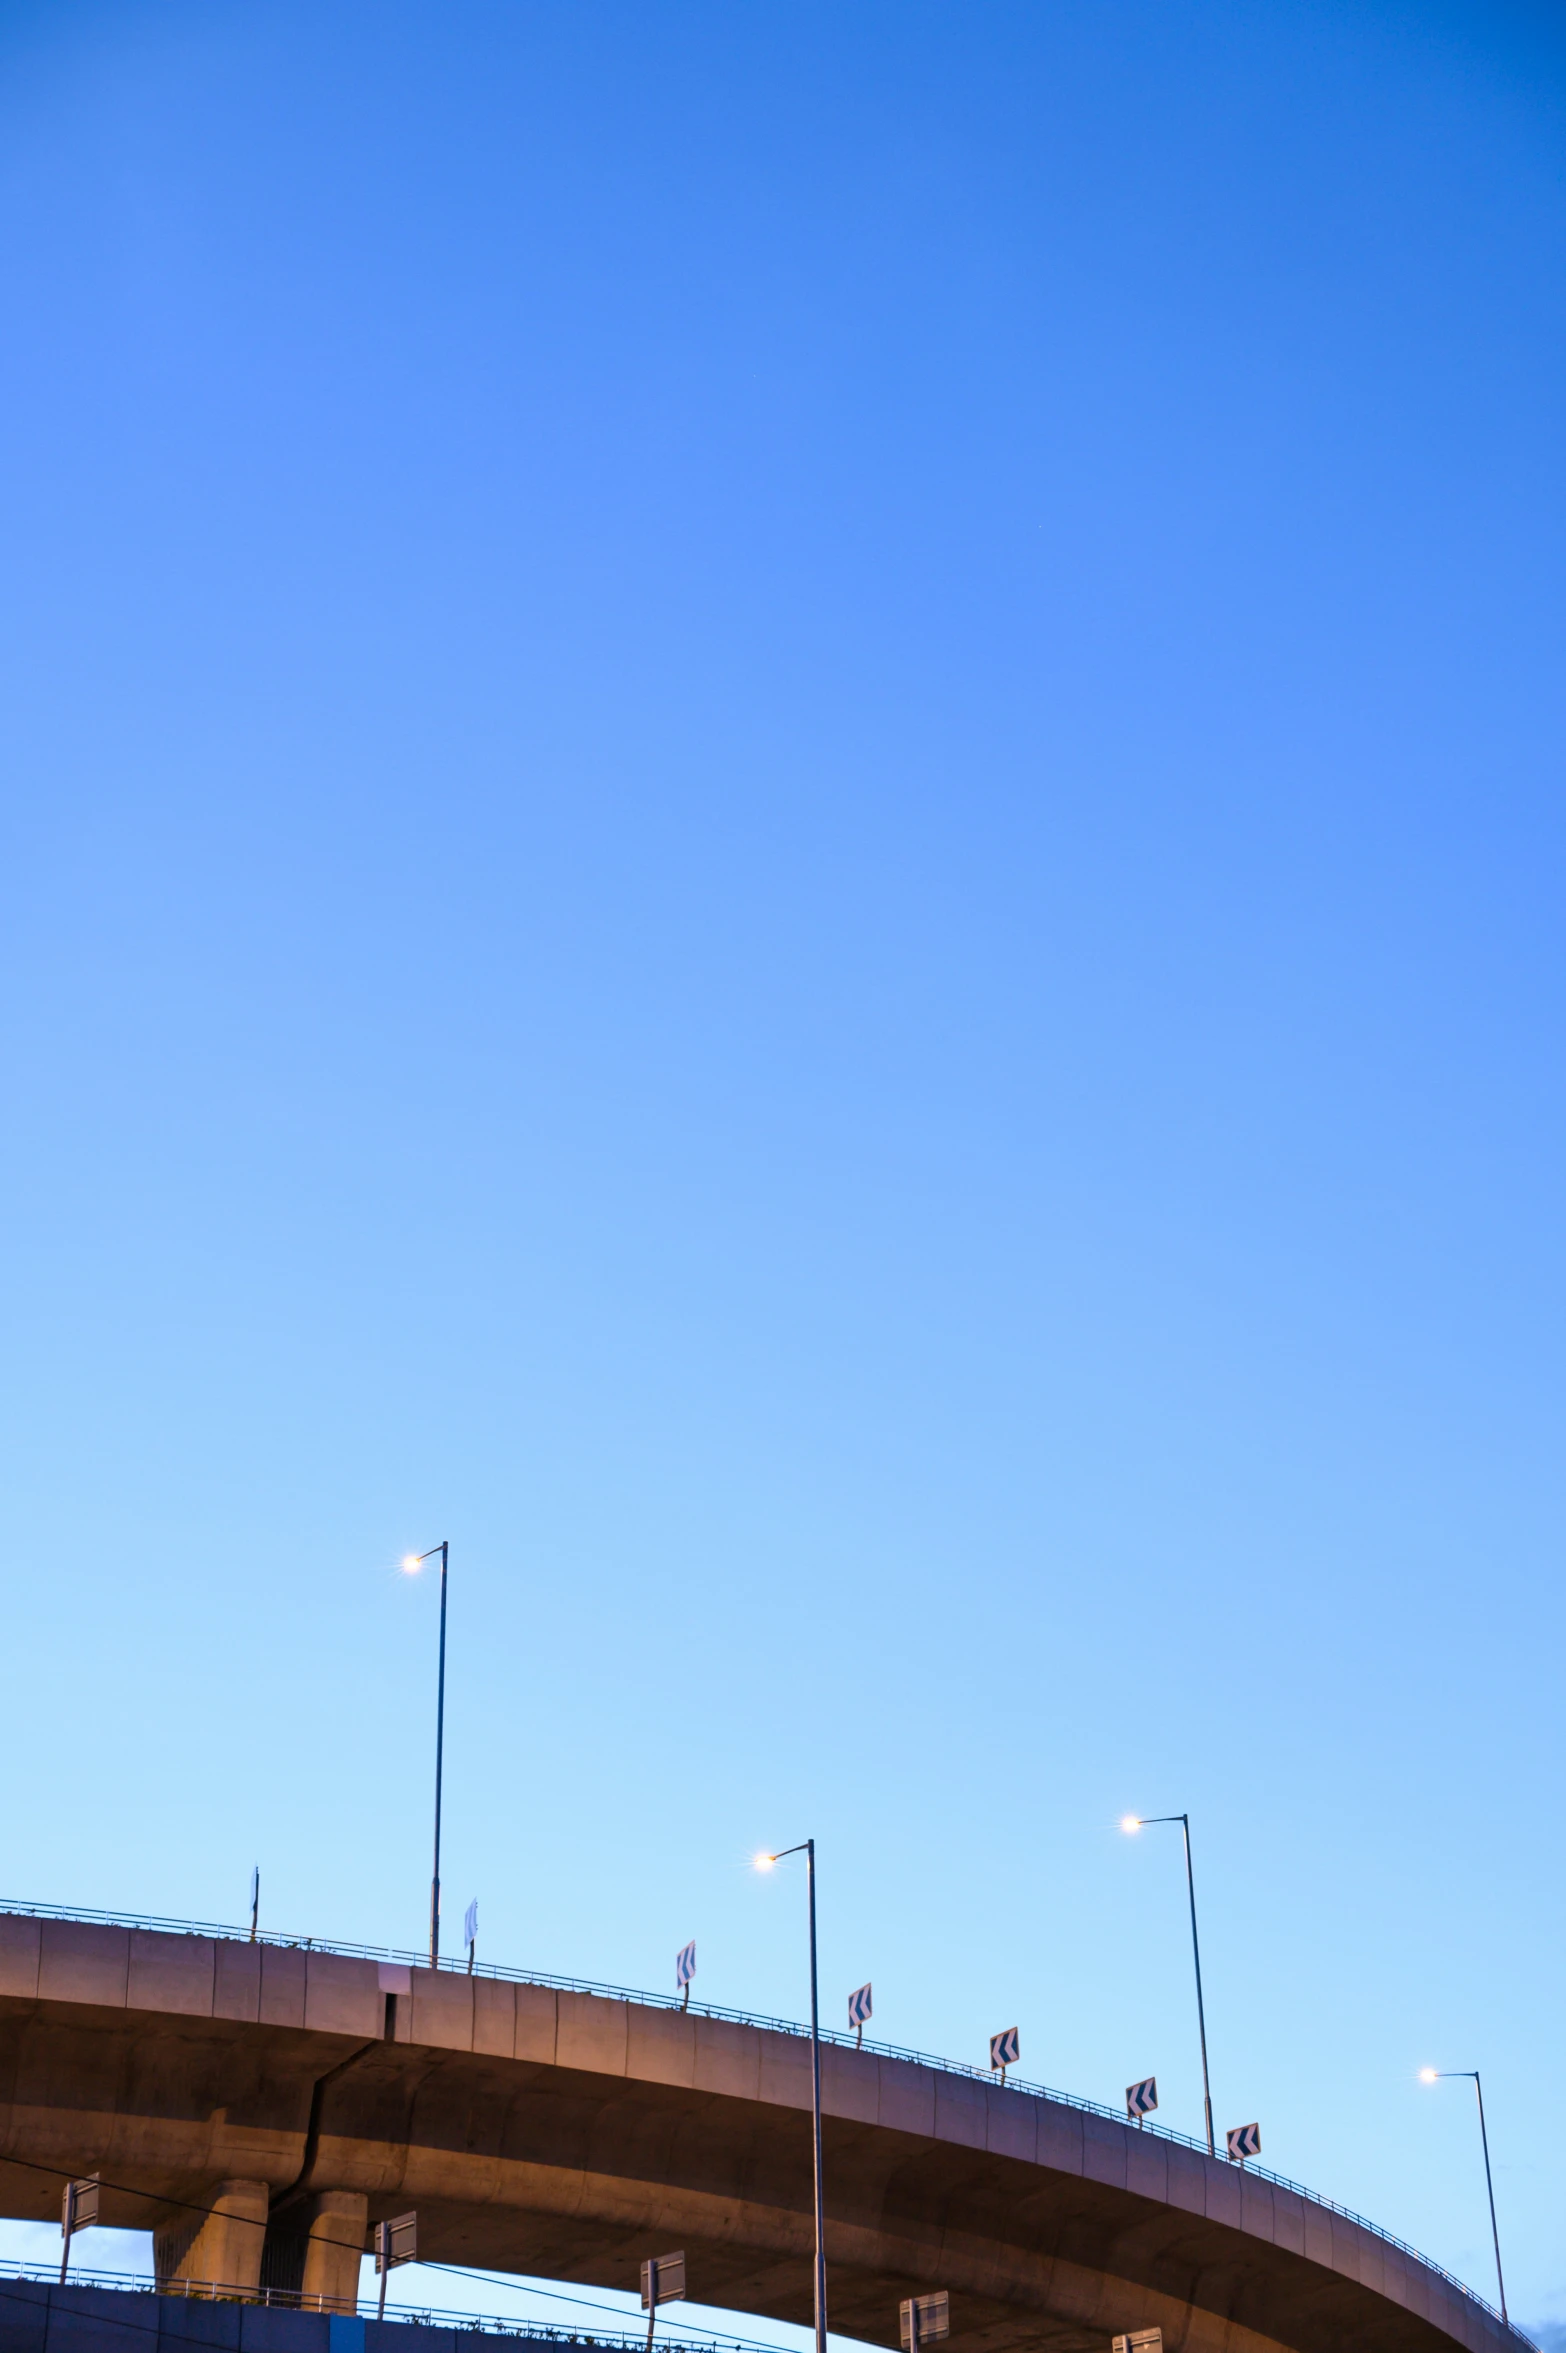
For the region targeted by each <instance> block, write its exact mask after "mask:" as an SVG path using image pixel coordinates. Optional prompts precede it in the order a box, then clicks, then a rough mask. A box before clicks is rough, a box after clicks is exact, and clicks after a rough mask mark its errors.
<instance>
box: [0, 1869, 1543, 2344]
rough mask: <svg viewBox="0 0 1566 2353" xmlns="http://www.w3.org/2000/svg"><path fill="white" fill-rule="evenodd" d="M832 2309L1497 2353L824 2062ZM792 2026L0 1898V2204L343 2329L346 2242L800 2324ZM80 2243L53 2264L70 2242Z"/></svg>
mask: <svg viewBox="0 0 1566 2353" xmlns="http://www.w3.org/2000/svg"><path fill="white" fill-rule="evenodd" d="M823 2059H824V2066H823V2105H824V2111H825V2115H824V2131H825V2181H826V2209H827V2281H828V2308H829V2312H830V2317H831V2324H832V2327H833V2329H834V2330H835V2331H837V2332H840V2333H842V2334H845V2335H849V2336H854V2337H860V2338H863V2339H866V2340H868V2341H869V2342H871V2343H876V2344H894V2343H895V2341H896V2313H897V2303H898V2299H899V2298H900V2297H902V2296H905V2295H908V2294H910V2293H912V2292H913V2291H915V2290H924V2289H929V2288H933V2287H945V2288H948V2289H950V2291H951V2298H952V2330H953V2345H954V2353H1107V2346H1108V2340H1109V2338H1110V2336H1111V2335H1112V2334H1114V2333H1117V2332H1119V2331H1122V2330H1127V2329H1133V2328H1139V2327H1146V2326H1151V2325H1153V2324H1154V2323H1157V2324H1158V2325H1160V2326H1161V2327H1162V2329H1163V2332H1164V2342H1165V2345H1166V2347H1167V2348H1169V2353H1280V2349H1282V2353H1361V2349H1363V2353H1371V2349H1372V2348H1374V2353H1452V2348H1453V2347H1454V2346H1464V2347H1467V2348H1469V2353H1503V2349H1506V2353H1519V2349H1520V2347H1521V2346H1522V2345H1523V2344H1524V2343H1525V2342H1526V2341H1525V2340H1523V2339H1521V2338H1520V2337H1519V2336H1518V2335H1517V2334H1516V2333H1515V2332H1510V2331H1507V2330H1506V2329H1504V2328H1503V2326H1502V2324H1501V2322H1500V2320H1499V2318H1498V2317H1497V2316H1496V2315H1495V2314H1493V2313H1492V2312H1491V2311H1490V2309H1489V2307H1488V2306H1487V2305H1485V2304H1484V2303H1482V2302H1481V2301H1480V2300H1479V2299H1478V2298H1477V2297H1475V2296H1472V2295H1470V2294H1469V2293H1468V2292H1467V2291H1465V2290H1464V2289H1463V2288H1462V2287H1461V2286H1460V2284H1459V2283H1458V2282H1456V2281H1455V2280H1452V2279H1450V2278H1449V2277H1448V2275H1447V2274H1445V2273H1444V2272H1442V2271H1440V2270H1439V2269H1438V2268H1437V2267H1435V2266H1433V2265H1431V2264H1428V2263H1426V2262H1424V2261H1423V2260H1422V2259H1421V2258H1420V2257H1418V2256H1416V2255H1414V2254H1413V2253H1412V2252H1411V2251H1410V2250H1408V2249H1405V2248H1403V2247H1401V2246H1400V2245H1399V2244H1398V2243H1397V2242H1396V2241H1393V2240H1390V2239H1388V2238H1387V2237H1385V2236H1383V2235H1382V2234H1380V2233H1379V2232H1377V2231H1375V2230H1373V2229H1372V2228H1371V2227H1370V2226H1369V2225H1367V2224H1364V2223H1362V2222H1360V2221H1357V2220H1355V2219H1352V2218H1350V2217H1348V2216H1346V2215H1344V2214H1342V2213H1340V2212H1339V2211H1337V2210H1336V2209H1334V2208H1332V2207H1331V2206H1329V2205H1327V2204H1325V2203H1324V2202H1320V2201H1317V2200H1315V2199H1312V2198H1310V2197H1308V2196H1306V2195H1304V2194H1303V2193H1301V2192H1299V2191H1298V2190H1295V2189H1293V2188H1290V2187H1286V2186H1285V2185H1283V2184H1281V2183H1279V2182H1277V2181H1275V2180H1274V2179H1272V2178H1270V2177H1268V2176H1266V2175H1265V2174H1262V2173H1260V2172H1259V2171H1257V2170H1255V2169H1244V2170H1242V2169H1240V2168H1237V2167H1234V2166H1231V2165H1228V2164H1225V2163H1223V2162H1222V2161H1214V2160H1213V2159H1211V2158H1209V2157H1208V2156H1207V2155H1206V2154H1205V2152H1203V2151H1198V2150H1196V2149H1194V2148H1192V2147H1190V2146H1188V2145H1185V2144H1182V2143H1181V2142H1179V2141H1176V2140H1174V2139H1171V2138H1169V2137H1167V2136H1164V2135H1159V2134H1155V2133H1151V2132H1139V2131H1137V2130H1135V2129H1133V2128H1132V2127H1130V2126H1128V2125H1125V2124H1122V2123H1120V2122H1118V2121H1117V2120H1115V2119H1114V2118H1112V2117H1109V2116H1106V2115H1104V2114H1103V2113H1102V2112H1096V2111H1094V2110H1092V2109H1090V2108H1086V2107H1082V2106H1078V2105H1076V2104H1074V2103H1072V2102H1068V2101H1065V2100H1062V2099H1060V2098H1057V2097H1055V2096H1049V2097H1042V2096H1038V2095H1036V2094H1033V2093H1030V2092H1028V2091H1024V2090H1019V2089H1017V2088H1015V2087H1012V2086H1007V2087H1005V2088H1002V2087H1001V2086H999V2085H998V2084H994V2083H987V2082H985V2081H983V2080H979V2079H975V2078H974V2077H973V2076H971V2075H970V2074H968V2073H967V2072H965V2071H960V2070H948V2069H943V2068H941V2067H939V2066H936V2065H932V2064H929V2063H926V2062H922V2061H917V2060H913V2059H909V2058H902V2057H898V2056H895V2055H889V2054H887V2053H885V2052H881V2051H872V2050H866V2051H862V2052H860V2051H855V2050H853V2049H852V2048H850V2047H846V2046H838V2045H832V2044H828V2046H827V2048H826V2050H825V2052H824V2054H823ZM809 2108H810V2067H809V2043H808V2040H807V2039H806V2038H805V2037H804V2036H803V2035H801V2034H799V2033H797V2032H790V2031H787V2030H782V2029H776V2028H767V2027H762V2026H759V2025H754V2024H749V2023H746V2022H743V2021H741V2020H737V2019H733V2018H727V2017H714V2016H711V2015H705V2014H703V2013H701V2012H699V2011H697V2012H692V2013H691V2014H689V2015H686V2014H683V2013H681V2012H680V2011H678V2010H677V2009H674V2008H672V2007H670V2006H668V2005H666V2004H661V2003H658V2002H656V2001H652V2000H643V1999H631V1998H623V1997H619V1996H607V1995H598V1994H593V1993H589V1992H583V1991H574V1990H567V1989H565V1988H562V1987H558V1986H554V1985H550V1984H547V1983H541V1982H538V1981H534V1980H528V1979H524V1978H521V1977H508V1976H501V1975H498V1974H492V1973H488V1972H480V1973H478V1974H475V1975H474V1976H471V1977H469V1976H467V1975H465V1974H463V1973H461V1972H460V1971H458V1970H456V1969H449V1970H448V1969H443V1970H440V1971H438V1972H436V1971H431V1970H429V1969H422V1968H417V1967H408V1966H402V1965H398V1964H387V1963H384V1962H378V1961H377V1960H375V1959H374V1958H370V1957H356V1956H354V1955H351V1954H347V1953H344V1952H342V1951H325V1950H319V1949H306V1948H304V1947H301V1946H298V1945H283V1944H274V1943H266V1942H262V1943H258V1944H250V1943H246V1942H241V1941H240V1940H239V1939H238V1938H234V1939H225V1938H224V1937H223V1936H221V1935H220V1934H205V1933H201V1934H198V1933H189V1934H178V1933H170V1932H166V1931H162V1930H153V1929H141V1928H135V1927H131V1926H116V1925H111V1924H107V1923H99V1922H91V1921H84V1920H75V1919H65V1918H59V1917H38V1916H33V1915H28V1914H23V1913H19V1912H3V1913H0V2210H3V2211H4V2212H6V2213H9V2214H12V2215H16V2216H23V2217H31V2218H35V2219H51V2220H52V2219H56V2218H57V2217H58V2215H59V2210H60V2196H61V2188H62V2183H63V2181H64V2179H65V2178H66V2177H67V2176H68V2175H71V2174H87V2173H99V2174H101V2176H102V2177H103V2180H104V2183H105V2185H106V2187H105V2192H104V2197H103V2207H102V2219H103V2221H104V2222H106V2223H111V2224H115V2225H118V2226H120V2227H123V2228H128V2229H142V2230H151V2231H153V2232H154V2234H155V2239H154V2245H155V2250H156V2262H157V2270H158V2276H159V2280H160V2283H161V2284H167V2285H171V2286H172V2285H179V2284H181V2283H190V2282H202V2281H205V2282H211V2283H215V2284H216V2285H218V2286H221V2287H226V2288H229V2289H232V2290H240V2291H246V2290H255V2289H257V2288H258V2287H260V2286H262V2285H263V2284H266V2285H271V2286H274V2287H278V2288H283V2289H289V2288H293V2289H300V2290H303V2291H304V2292H306V2293H308V2294H311V2295H324V2296H326V2297H328V2298H338V2297H340V2298H342V2299H343V2301H344V2303H345V2304H346V2305H347V2306H348V2307H349V2308H350V2309H351V2307H352V2299H353V2298H354V2296H355V2294H356V2292H357V2278H358V2264H359V2257H360V2252H361V2250H362V2249H363V2247H364V2244H365V2237H366V2232H367V2229H368V2227H369V2225H370V2224H372V2223H373V2222H375V2221H377V2220H380V2219H382V2218H384V2217H386V2216H389V2215H391V2214H394V2213H398V2212H400V2211H402V2210H403V2209H404V2208H406V2207H409V2206H413V2207H416V2208H417V2210H418V2215H419V2242H420V2253H421V2255H422V2256H425V2257H427V2258H429V2259H431V2260H434V2261H439V2262H447V2263H459V2264H472V2265H475V2266H478V2267H481V2268H483V2269H486V2270H495V2271H513V2272H524V2273H531V2274H534V2275H538V2276H542V2277H547V2278H554V2279H557V2280H562V2281H575V2282H581V2283H584V2284H590V2285H592V2286H596V2287H614V2288H622V2289H626V2288H634V2286H635V2284H636V2279H637V2270H638V2266H639V2264H640V2262H641V2260H642V2258H643V2257H644V2256H646V2255H651V2254H659V2253H662V2252H664V2251H666V2250H667V2249H668V2248H671V2247H676V2246H683V2247H684V2248H685V2249H686V2250H687V2252H688V2255H689V2262H690V2280H691V2291H692V2294H693V2295H695V2296H697V2297H699V2299H700V2300H701V2301H702V2302H703V2303H708V2304H714V2305H724V2306H728V2307H730V2308H732V2309H736V2310H740V2311H744V2312H749V2313H756V2314H764V2315H767V2316H769V2317H772V2318H775V2319H781V2320H788V2321H797V2322H808V2320H809V2317H810V2271H811V2265H810V2247H811V2188H810V2182H811V2167H810V2129H809ZM84 2253H85V2249H84Z"/></svg>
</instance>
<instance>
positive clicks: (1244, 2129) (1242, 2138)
mask: <svg viewBox="0 0 1566 2353" xmlns="http://www.w3.org/2000/svg"><path fill="white" fill-rule="evenodd" d="M1223 2137H1224V2139H1225V2140H1226V2141H1227V2142H1228V2144H1229V2154H1230V2156H1231V2157H1232V2158H1233V2159H1234V2162H1235V2164H1236V2165H1243V2164H1244V2163H1245V2160H1246V2158H1247V2157H1259V2156H1260V2155H1261V2126H1260V2125H1259V2124H1237V2125H1236V2126H1235V2127H1234V2129H1233V2131H1232V2132H1226V2133H1225V2134H1224V2136H1223Z"/></svg>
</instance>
